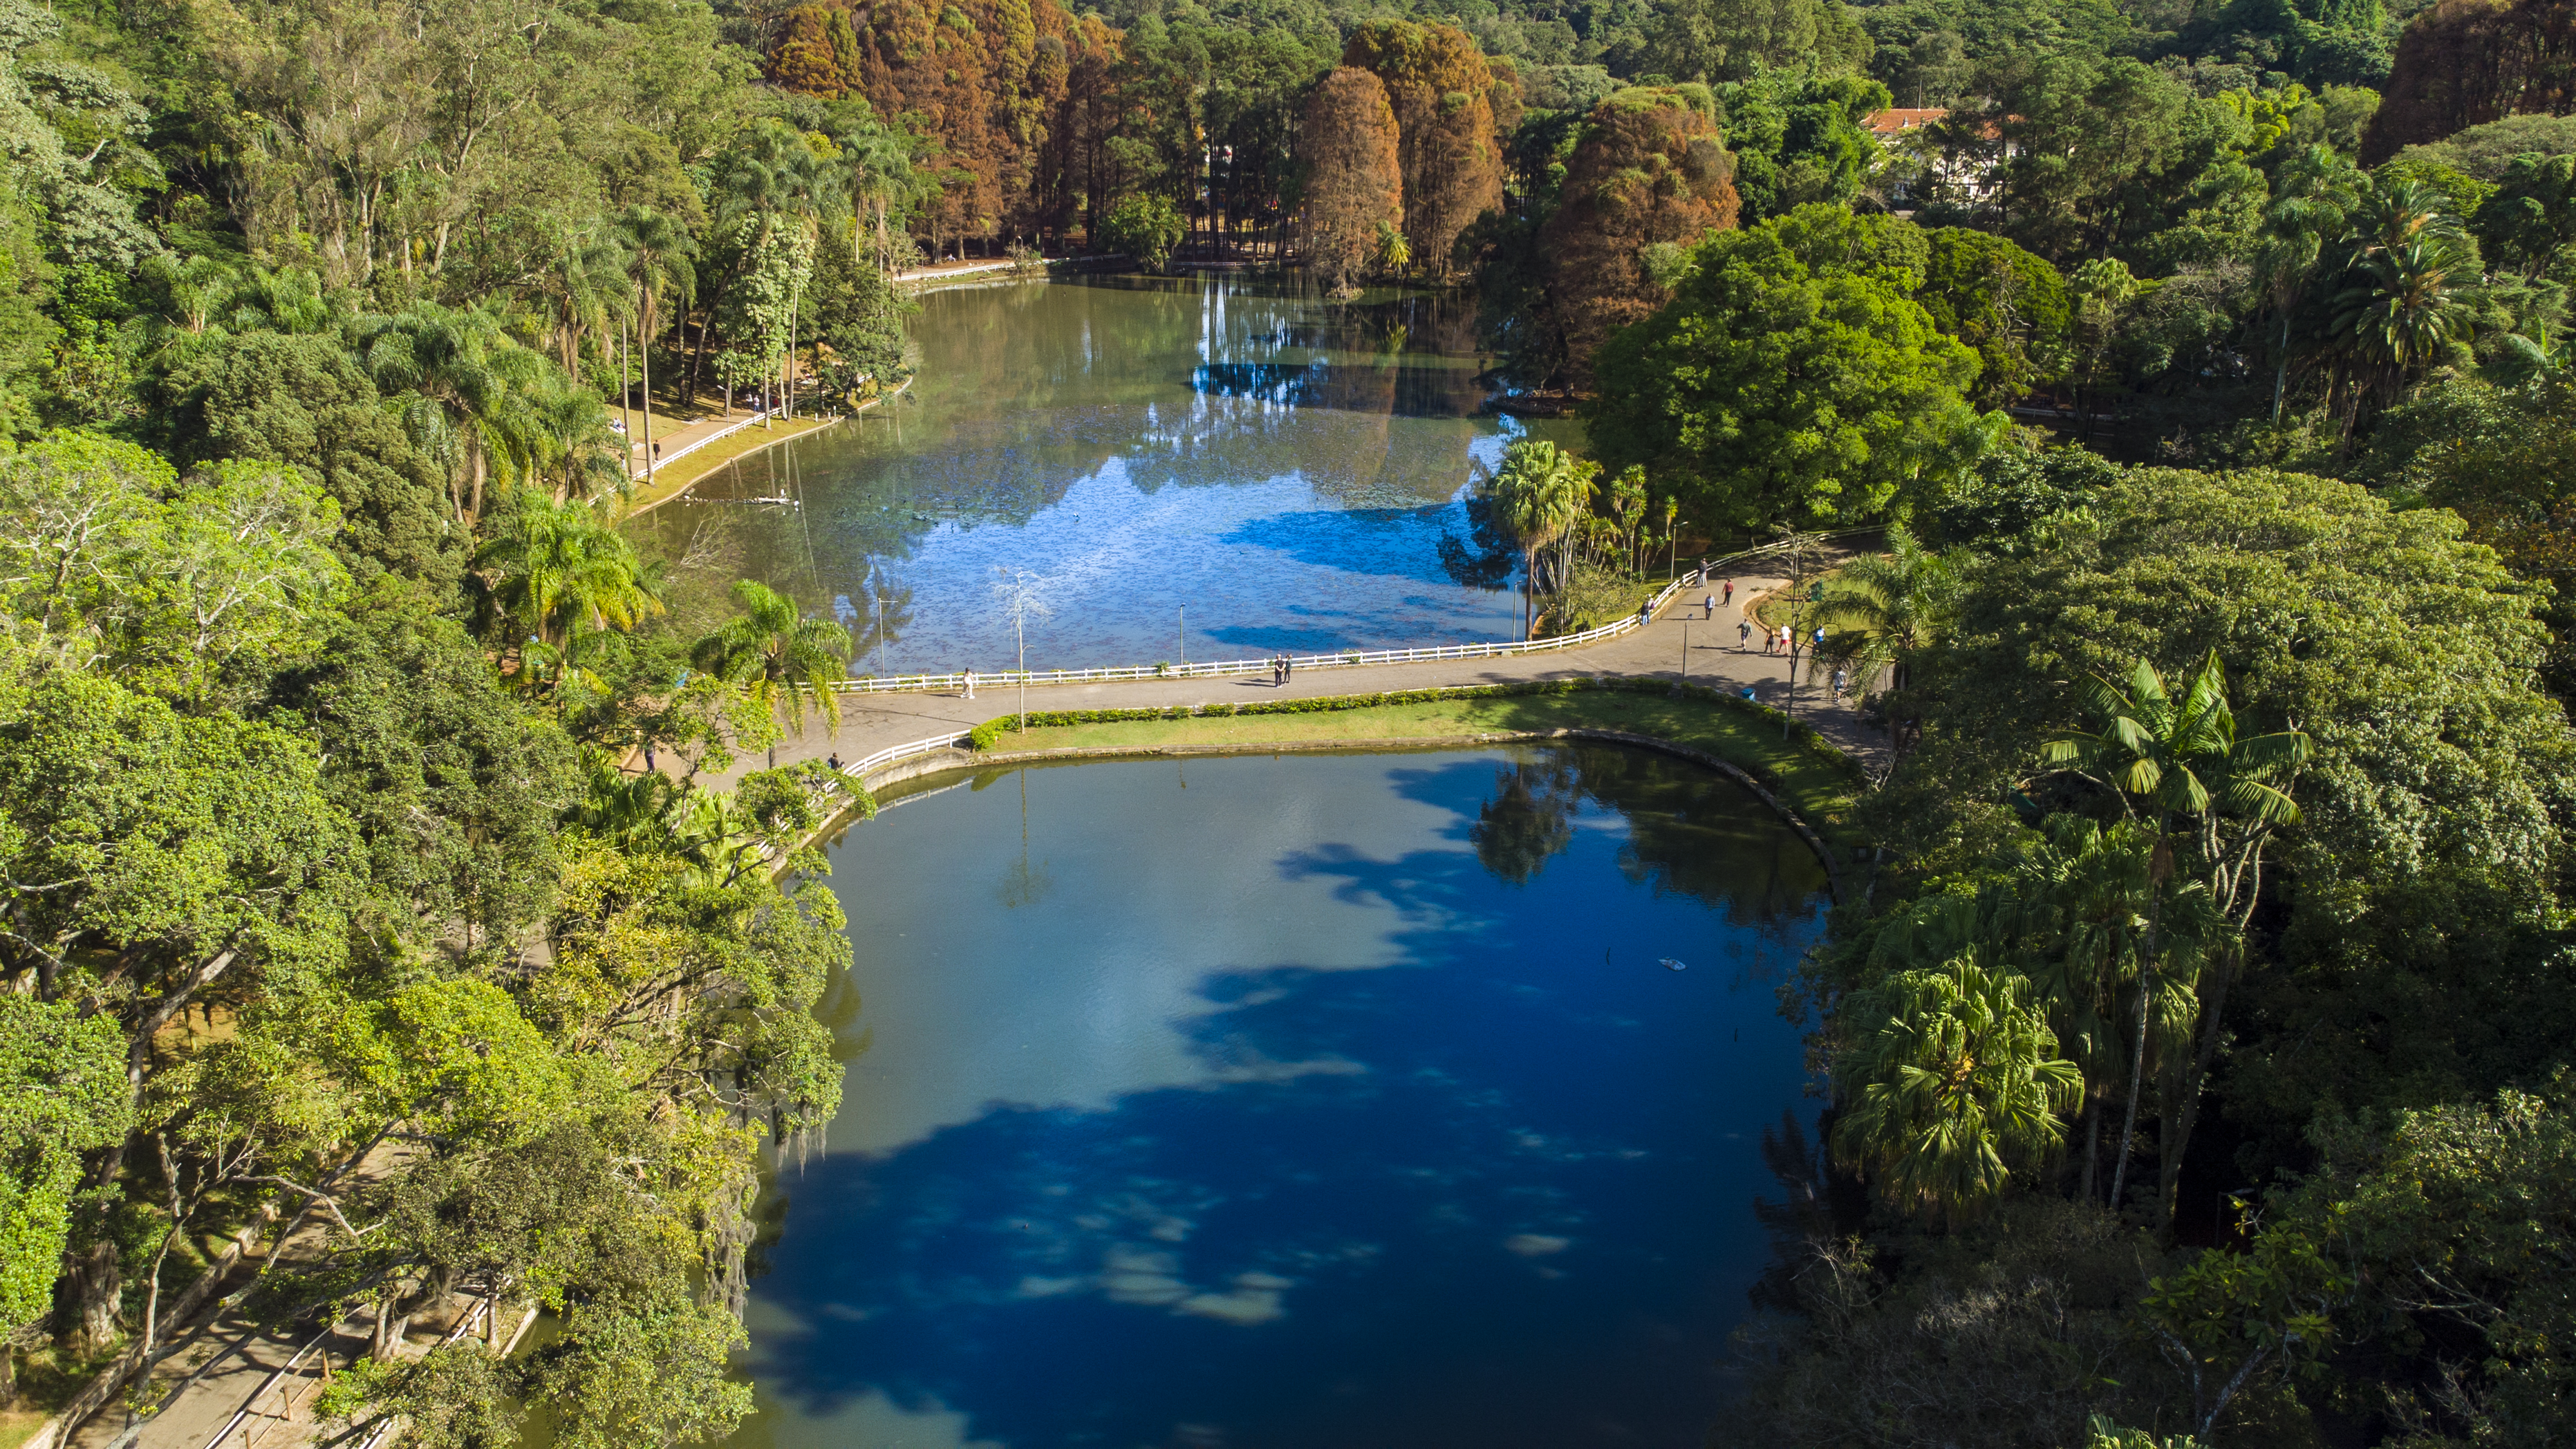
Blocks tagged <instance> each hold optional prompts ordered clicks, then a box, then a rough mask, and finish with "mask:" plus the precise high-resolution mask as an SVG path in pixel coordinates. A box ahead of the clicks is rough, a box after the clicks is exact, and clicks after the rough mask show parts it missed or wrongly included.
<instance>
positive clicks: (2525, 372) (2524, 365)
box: [2479, 322, 2576, 387]
mask: <svg viewBox="0 0 2576 1449" xmlns="http://www.w3.org/2000/svg"><path fill="white" fill-rule="evenodd" d="M2533 330H2534V331H2535V332H2537V333H2538V334H2539V335H2538V336H2536V337H2525V336H2523V335H2522V334H2521V333H2519V332H2517V333H2514V334H2512V335H2510V336H2508V337H2506V338H2505V339H2504V340H2503V343H2502V344H2501V346H2500V347H2499V349H2498V353H2497V356H2496V357H2495V359H2494V360H2493V361H2491V362H2489V363H2488V364H2487V365H2486V366H2485V367H2483V368H2481V369H2479V371H2480V373H2481V375H2483V376H2484V377H2485V378H2486V379H2487V380H2488V381H2489V382H2492V383H2495V384H2496V385H2497V386H2499V387H2530V386H2532V385H2534V384H2546V383H2553V382H2564V381H2566V380H2567V379H2568V377H2569V375H2570V373H2571V371H2576V352H2571V351H2570V349H2569V348H2568V345H2567V336H2566V334H2565V333H2563V332H2562V333H2560V334H2559V335H2558V336H2556V337H2552V336H2550V335H2549V324H2548V323H2546V322H2543V323H2541V324H2540V325H2539V326H2538V327H2536V328H2534V329H2533Z"/></svg>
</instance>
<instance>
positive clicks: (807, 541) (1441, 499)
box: [638, 277, 1570, 673]
mask: <svg viewBox="0 0 2576 1449" xmlns="http://www.w3.org/2000/svg"><path fill="white" fill-rule="evenodd" d="M1472 306H1473V303H1472V301H1469V300H1463V299H1460V298H1457V297H1454V296H1413V295H1387V296H1380V297H1372V298H1365V299H1363V300H1360V301H1357V302H1333V301H1329V300H1326V299H1324V298H1322V297H1319V296H1317V295H1315V294H1313V293H1312V292H1308V291H1301V290H1299V284H1298V283H1296V282H1294V281H1253V280H1248V279H1242V278H1224V279H1217V278H1193V279H1163V278H1143V277H1102V278H1088V279H1079V278H1077V279H1066V280H1060V281H1056V282H1052V283H1048V284H1044V285H1002V286H992V287H979V288H967V289H959V290H950V291H942V292H934V293H932V294H931V295H929V296H928V297H926V298H925V299H923V302H922V309H921V314H920V316H919V317H917V318H916V319H915V320H914V322H913V325H912V331H913V335H914V337H915V338H916V339H917V340H918V342H919V344H920V373H919V376H918V377H917V378H916V379H915V380H914V382H913V385H912V387H911V388H910V389H909V390H908V391H907V392H905V393H904V394H903V395H902V396H900V397H899V398H897V399H896V400H895V401H894V402H892V403H891V404H888V405H885V406H881V407H878V408H876V409H873V410H871V411H869V412H866V413H862V414H860V415H859V416H857V417H855V418H852V419H850V420H848V421H847V422H844V423H842V424H841V425H839V426H837V427H834V428H831V429H829V430H827V431H826V432H824V433H823V434H821V435H820V436H818V437H815V438H810V439H805V440H800V441H798V442H795V443H791V444H786V445H782V446H780V447H776V448H771V449H768V450H765V451H763V452H761V453H758V454H755V455H753V456H751V457H749V458H746V459H744V460H743V461H742V462H741V463H739V464H737V465H735V466H733V467H731V468H729V469H727V470H725V471H724V472H721V473H719V474H718V475H716V476H715V477H712V478H710V479H709V480H707V481H706V482H705V483H703V484H701V485H700V486H699V487H698V488H697V489H695V490H693V491H692V494H691V495H690V496H689V497H688V498H686V499H683V500H681V501H678V502H675V503H673V504H670V505H668V506H665V507H663V508H661V509H659V510H657V511H656V512H654V513H652V514H650V515H648V516H647V517H646V518H645V520H644V521H643V522H642V523H640V524H639V525H638V526H639V527H642V528H645V529H648V530H650V531H652V532H654V533H656V534H658V535H659V536H660V537H661V539H662V541H663V542H664V544H665V546H666V547H667V548H668V549H669V550H670V551H671V552H672V554H673V555H674V556H677V555H679V554H681V553H683V552H685V551H688V550H689V549H690V548H691V547H692V546H693V545H694V546H695V548H696V549H697V551H698V554H699V556H700V557H702V558H704V557H707V556H708V555H709V554H710V552H712V553H714V554H716V555H717V556H719V557H723V558H724V560H725V562H727V563H728V564H730V565H731V566H732V567H733V568H734V569H735V570H737V571H739V572H741V573H744V574H748V575H750V576H753V577H758V578H762V579H765V580H767V581H768V582H770V583H771V584H773V585H775V586H777V587H780V588H783V589H786V590H787V591H788V592H790V593H792V594H793V595H795V597H796V598H797V599H799V600H800V601H803V602H805V603H806V604H807V606H808V607H812V608H821V607H824V606H826V605H828V606H830V607H831V608H833V609H834V610H835V611H836V612H837V613H838V614H839V615H840V616H841V618H842V619H843V621H844V622H846V623H848V624H849V625H850V627H851V633H852V635H853V637H854V640H855V641H856V643H857V644H858V647H859V653H860V655H861V656H862V657H861V659H860V661H859V662H858V664H857V665H856V666H855V667H856V669H857V671H858V672H860V673H879V672H883V673H913V672H922V671H933V670H948V669H954V668H958V667H961V666H972V667H974V668H978V669H987V670H989V669H998V668H1005V667H1008V666H1009V665H1010V664H1011V662H1012V660H1013V658H1014V654H1013V643H1012V637H1011V623H1010V620H1009V618H1008V617H1007V616H1006V615H1005V614H1004V612H1003V610H1002V609H1001V607H1000V606H999V605H998V604H997V602H996V601H995V599H994V597H993V585H994V583H995V582H996V581H997V579H998V577H999V575H998V574H997V572H996V570H998V569H1001V568H1005V567H1008V568H1014V569H1019V570H1023V571H1026V572H1028V573H1032V574H1035V575H1036V576H1038V577H1039V578H1040V579H1041V581H1042V582H1041V585H1040V590H1039V592H1040V595H1041V598H1042V600H1043V602H1044V603H1045V604H1046V605H1047V606H1048V610H1049V613H1048V615H1047V616H1046V617H1044V618H1040V619H1035V620H1032V621H1031V623H1030V629H1029V639H1028V658H1029V662H1030V663H1031V664H1032V665H1043V666H1072V665H1085V664H1150V663H1152V662H1154V661H1155V660H1158V659H1175V658H1179V657H1182V656H1183V655H1186V656H1187V657H1189V658H1192V659H1236V658H1245V657H1253V656H1259V655H1263V654H1266V653H1269V652H1272V651H1275V650H1281V649H1294V650H1300V651H1313V650H1322V649H1332V648H1345V647H1349V648H1384V647H1389V646H1395V645H1409V644H1427V643H1457V642H1467V641H1473V640H1481V639H1508V638H1512V637H1515V636H1516V633H1517V631H1518V629H1519V625H1520V613H1519V609H1518V606H1517V604H1516V602H1515V596H1514V595H1513V594H1512V593H1511V592H1510V590H1509V584H1510V582H1511V579H1512V563H1511V559H1510V555H1509V553H1508V551H1507V550H1504V549H1501V548H1499V547H1498V546H1497V542H1496V540H1495V539H1493V538H1492V537H1491V536H1490V534H1489V533H1484V532H1481V531H1480V530H1479V528H1478V527H1477V520H1476V519H1475V518H1474V517H1472V516H1471V510H1470V507H1469V504H1468V501H1467V498H1466V493H1467V490H1468V487H1469V484H1470V482H1471V480H1472V479H1473V478H1474V477H1475V475H1476V473H1477V471H1478V469H1480V468H1490V467H1491V466H1492V465H1493V464H1494V463H1495V461H1496V460H1498V459H1499V458H1500V457H1501V455H1502V448H1503V445H1504V443H1505V442H1506V441H1507V440H1508V438H1509V437H1510V436H1511V435H1513V434H1514V433H1516V432H1517V431H1518V430H1519V428H1520V426H1521V425H1519V424H1516V423H1513V422H1511V421H1510V420H1508V419H1504V418H1498V417H1493V416H1489V415H1482V413H1481V410H1482V408H1483V407H1484V404H1485V400H1486V397H1487V390H1486V388H1485V387H1484V386H1483V385H1481V384H1479V383H1478V382H1477V381H1476V376H1477V371H1478V368H1479V367H1480V365H1481V364H1480V361H1479V359H1478V358H1477V357H1476V356H1475V355H1474V354H1473V352H1472V351H1470V350H1469V349H1470V348H1471V347H1472V327H1471V325H1470V324H1471V323H1472V320H1473V318H1472ZM1555 426H1557V427H1558V428H1559V429H1561V430H1562V429H1565V428H1567V427H1569V426H1570V425H1555ZM1559 435H1560V436H1561V435H1563V434H1562V433H1560V434H1559ZM760 499H777V500H785V501H781V502H770V503H764V502H757V501H753V500H760ZM1184 611H1186V626H1187V636H1186V640H1184V638H1183V636H1182V625H1183V615H1184Z"/></svg>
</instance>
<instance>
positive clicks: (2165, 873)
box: [2040, 650, 2308, 1212]
mask: <svg viewBox="0 0 2576 1449" xmlns="http://www.w3.org/2000/svg"><path fill="white" fill-rule="evenodd" d="M2085 706H2086V710H2087V712H2088V713H2090V714H2091V715H2092V716H2093V720H2094V725H2095V728H2094V729H2092V730H2090V731H2083V732H2076V733H2071V734H2067V735H2063V736H2060V737H2059V738H2057V739H2053V740H2050V741H2049V742H2048V743H2047V744H2046V745H2045V746H2043V747H2042V749H2041V752H2040V757H2041V759H2042V760H2043V761H2044V762H2045V763H2047V764H2048V765H2050V766H2052V767H2054V768H2055V769H2057V770H2059V771H2062V772H2064V773H2067V774H2071V775H2075V776H2077V777H2079V778H2081V779H2084V780H2088V781H2091V782H2092V783H2093V784H2095V785H2097V786H2099V787H2101V788H2102V789H2104V790H2106V791H2107V792H2109V794H2110V796H2111V798H2112V799H2113V800H2114V801H2116V802H2117V804H2118V807H2119V809H2120V812H2121V815H2122V818H2124V819H2127V820H2133V821H2137V822H2140V823H2141V824H2143V825H2145V826H2146V827H2147V829H2148V831H2149V833H2150V838H2151V839H2152V840H2153V841H2154V842H2155V845H2154V851H2155V853H2154V855H2153V857H2152V858H2151V860H2150V863H2149V878H2150V881H2151V883H2152V884H2153V885H2154V886H2156V887H2159V888H2161V887H2162V886H2163V884H2164V882H2165V881H2166V880H2167V879H2169V878H2170V877H2171V876H2172V875H2173V874H2174V873H2175V872H2176V870H2177V868H2178V867H2177V860H2176V856H2177V853H2178V852H2177V849H2176V847H2177V846H2178V845H2179V846H2183V847H2188V848H2191V849H2194V850H2196V851H2197V852H2198V854H2199V857H2200V860H2199V864H2200V866H2201V867H2202V869H2203V870H2204V871H2205V875H2204V876H2203V877H2202V881H2201V882H2200V883H2201V884H2202V886H2203V888H2204V889H2205V890H2206V892H2207V900H2208V906H2207V911H2208V914H2209V916H2210V917H2211V921H2210V929H2209V932H2208V936H2209V956H2210V959H2211V960H2212V961H2213V962H2215V963H2217V964H2218V965H2219V966H2220V967H2221V969H2219V970H2217V971H2215V972H2212V973H2210V990H2209V992H2208V999H2207V1000H2205V1001H2203V1002H2202V1003H2201V1005H2200V1008H2199V1012H2198V1015H2199V1020H2200V1025H2201V1042H2200V1048H2199V1050H2198V1051H2197V1052H2196V1053H2195V1054H2194V1056H2193V1059H2192V1064H2191V1067H2190V1070H2189V1072H2188V1074H2187V1083H2186V1084H2185V1086H2184V1090H2183V1091H2182V1092H2181V1093H2179V1094H2178V1095H2179V1097H2180V1100H2181V1104H2182V1107H2181V1110H2182V1120H2181V1122H2180V1124H2179V1126H2178V1129H2177V1130H2176V1131H2173V1132H2168V1133H2166V1134H2164V1141H2163V1143H2162V1146H2163V1149H2164V1164H2163V1174H2162V1177H2163V1181H2162V1197H2161V1202H2162V1209H2161V1210H2162V1211H2167V1212H2169V1211H2170V1208H2171V1204H2172V1200H2173V1179H2174V1174H2175V1172H2176V1171H2178V1170H2179V1168H2180V1165H2181V1156H2182V1144H2183V1142H2185V1141H2187V1140H2188V1139H2189V1137H2190V1135H2191V1130H2192V1127H2193V1126H2194V1125H2195V1123H2196V1122H2197V1121H2198V1115H2199V1091H2200V1083H2201V1080H2202V1078H2203V1077H2205V1076H2206V1074H2207V1072H2208V1069H2209V1064H2210V1062H2211V1060H2212V1059H2213V1058H2214V1056H2215V1055H2216V1052H2217V1043H2218V1024H2219V1019H2220V1015H2221V1013H2222V1012H2223V1011H2224V1010H2225V1008H2226V1003H2227V991H2228V987H2229V985H2230V984H2231V982H2232V971H2231V970H2230V969H2229V968H2230V967H2232V964H2233V962H2234V961H2235V959H2236V957H2237V956H2238V954H2239V953H2238V952H2237V951H2236V950H2235V949H2234V945H2233V943H2232V942H2231V941H2226V940H2220V939H2217V935H2218V932H2219V931H2220V930H2222V929H2223V930H2226V931H2229V932H2236V931H2242V930H2243V929H2244V926H2245V922H2246V920H2247V918H2248V917H2250V916H2251V915H2252V913H2253V909H2254V903H2255V899H2256V896H2257V894H2258V891H2257V887H2258V886H2259V884H2260V881H2261V874H2262V859H2263V849H2264V846H2265V844H2266V843H2267V842H2268V841H2269V840H2270V838H2271V835H2272V834H2273V832H2274V831H2276V830H2279V829H2281V828H2284V827H2286V826H2290V825H2294V824H2296V823H2298V820H2299V807H2298V805H2297V804H2296V803H2295V802H2293V801H2292V800H2291V799H2290V795H2289V792H2288V790H2287V789H2285V788H2283V785H2284V784H2286V783H2287V782H2289V781H2290V780H2292V779H2293V778H2294V777H2295V776H2296V774H2297V772H2298V770H2299V768H2300V767H2301V766H2302V765H2304V764H2305V763H2306V762H2307V759H2308V737H2307V736H2306V735H2304V734H2301V733H2300V732H2298V731H2296V730H2284V731H2279V732H2276V733H2273V734H2267V735H2257V736H2254V737H2252V738H2248V739H2239V738H2237V734H2236V715H2235V712H2234V711H2233V710H2231V709H2230V708H2229V707H2228V703H2227V688H2226V676H2225V672H2224V671H2223V670H2222V668H2221V667H2220V665H2219V662H2218V653H2217V651H2216V650H2211V651H2210V653H2209V654H2208V655H2207V656H2206V657H2205V658H2204V659H2203V660H2202V662H2201V666H2200V669H2199V672H2198V673H2196V674H2195V675H2193V677H2192V680H2191V683H2190V685H2189V686H2188V687H2187V688H2186V689H2185V690H2184V692H2183V695H2182V697H2181V698H2180V699H2176V698H2174V697H2173V695H2172V694H2171V692H2169V691H2168V690H2167V689H2166V687H2165V681H2164V677H2163V676H2162V675H2160V674H2158V673H2157V672H2156V669H2155V666H2154V665H2152V664H2150V663H2148V662H2147V661H2146V660H2144V659H2141V660H2139V661H2138V663H2137V666H2136V667H2135V668H2134V669H2132V670H2131V671H2130V673H2129V686H2128V688H2127V689H2126V690H2123V689H2121V688H2120V687H2119V686H2117V685H2114V684H2112V683H2111V682H2110V681H2108V680H2105V679H2100V678H2096V679H2095V680H2094V681H2093V683H2092V685H2091V687H2089V688H2088V689H2087V690H2086V692H2085ZM2275 781H2280V782H2283V783H2281V784H2276V783H2274V782H2275ZM2172 894H2175V893H2174V892H2167V891H2163V890H2161V889H2158V890H2157V891H2156V892H2154V893H2152V894H2151V895H2150V897H2149V900H2148V905H2147V935H2146V946H2145V954H2146V958H2147V959H2148V960H2151V961H2158V960H2162V959H2163V955H2162V952H2163V950H2164V949H2165V945H2164V942H2163V941H2162V940H2161V933H2162V932H2163V931H2164V930H2166V929H2168V923H2167V922H2165V921H2164V920H2163V919H2162V911H2163V907H2164V905H2165V902H2166V897H2167V896H2168V895H2172ZM2240 903H2241V907H2242V908H2241V910H2240V908H2239V907H2240ZM2195 909H2198V908H2197V907H2195ZM2222 923H2223V924H2222ZM2147 1017H2148V1002H2147V993H2144V992H2141V993H2139V1004H2138V1026H2137V1032H2136V1038H2137V1040H2136V1052H2135V1056H2134V1057H2133V1058H2132V1060H2131V1063H2130V1091H2129V1108H2128V1122H2127V1125H2126V1126H2125V1127H2124V1128H2123V1129H2122V1130H2121V1134H2120V1157H2119V1165H2118V1167H2117V1168H2116V1169H2115V1170H2114V1172H2113V1176H2112V1187H2111V1201H2112V1202H2113V1203H2114V1204H2116V1203H2118V1202H2119V1201H2120V1195H2121V1192H2122V1190H2123V1188H2124V1186H2125V1184H2126V1181H2127V1173H2128V1165H2129V1152H2130V1149H2131V1147H2132V1146H2133V1144H2134V1138H2135V1134H2136V1131H2137V1120H2138V1097H2139V1087H2140V1085H2141V1082H2140V1073H2141V1072H2142V1071H2143V1070H2144V1064H2145V1058H2146V1036H2147Z"/></svg>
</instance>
